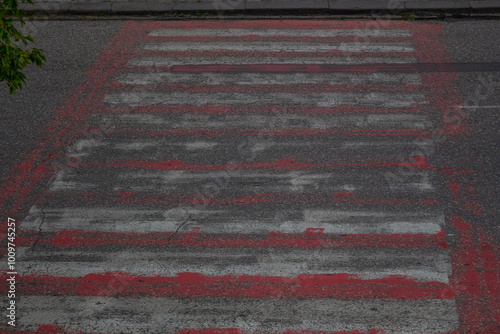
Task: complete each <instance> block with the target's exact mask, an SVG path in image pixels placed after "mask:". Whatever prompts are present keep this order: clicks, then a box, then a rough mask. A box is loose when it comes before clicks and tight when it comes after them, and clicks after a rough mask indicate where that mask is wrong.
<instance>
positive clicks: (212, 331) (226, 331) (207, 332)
mask: <svg viewBox="0 0 500 334" xmlns="http://www.w3.org/2000/svg"><path fill="white" fill-rule="evenodd" d="M257 333H260V332H254V331H247V330H242V329H239V328H205V329H194V328H186V329H183V330H181V331H179V332H177V333H176V334H257ZM277 333H278V332H276V333H275V334H277ZM279 333H280V334H385V333H386V332H385V331H384V330H382V329H371V330H369V331H368V332H365V331H362V332H360V331H358V330H354V331H341V332H339V331H335V332H327V331H309V330H286V331H284V332H279Z"/></svg>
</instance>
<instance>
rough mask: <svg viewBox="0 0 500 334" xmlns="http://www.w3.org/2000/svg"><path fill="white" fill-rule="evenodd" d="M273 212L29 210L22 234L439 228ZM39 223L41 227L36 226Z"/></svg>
mask: <svg viewBox="0 0 500 334" xmlns="http://www.w3.org/2000/svg"><path fill="white" fill-rule="evenodd" d="M277 213H278V212H276V213H274V217H273V212H269V213H265V212H262V211H261V212H260V213H259V217H258V219H256V218H257V217H256V216H257V215H255V214H254V215H253V217H252V214H249V213H245V212H237V211H235V210H230V209H222V208H221V209H207V208H197V207H174V208H169V209H167V210H140V209H135V210H134V209H125V208H115V207H104V208H96V207H85V208H84V207H76V208H75V207H73V208H67V207H66V208H60V209H48V208H45V210H44V211H43V213H42V210H41V209H40V208H38V207H37V206H34V207H32V208H31V210H30V213H29V215H28V216H27V217H26V219H25V220H24V221H23V223H22V230H23V231H25V232H36V231H39V229H40V226H42V230H43V231H44V232H51V233H54V232H59V231H63V230H68V229H72V230H83V231H99V232H134V233H167V232H176V231H177V232H179V233H188V232H191V231H192V229H193V228H194V227H196V228H199V229H197V232H198V233H202V234H205V233H209V234H226V233H230V234H234V233H237V234H267V233H269V232H281V233H304V232H306V230H307V229H309V228H321V229H324V230H323V233H324V234H435V233H439V232H441V230H442V228H443V226H444V215H443V214H424V213H420V212H418V213H411V212H401V213H388V212H376V211H354V210H353V211H341V210H313V209H306V210H304V211H303V213H302V215H300V214H299V215H298V216H297V218H295V219H293V220H292V219H290V218H287V217H280V216H279V215H278V216H277ZM42 222H43V225H42Z"/></svg>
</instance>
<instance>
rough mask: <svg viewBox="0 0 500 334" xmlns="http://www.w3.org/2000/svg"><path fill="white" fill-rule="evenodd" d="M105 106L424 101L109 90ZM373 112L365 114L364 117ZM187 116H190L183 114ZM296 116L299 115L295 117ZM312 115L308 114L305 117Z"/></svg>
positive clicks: (399, 96) (403, 96) (389, 96)
mask: <svg viewBox="0 0 500 334" xmlns="http://www.w3.org/2000/svg"><path fill="white" fill-rule="evenodd" d="M104 103H106V104H108V105H129V106H151V105H186V104H188V105H194V106H201V105H205V104H211V105H271V106H272V105H294V106H318V107H333V106H340V105H360V106H379V107H386V108H400V107H411V106H412V105H414V104H417V103H418V104H427V100H426V99H425V97H424V96H423V95H422V94H421V93H410V92H397V93H379V92H373V93H298V92H296V93H266V94H263V93H224V92H220V93H219V92H217V93H184V92H177V91H166V92H154V91H152V92H148V91H139V90H138V91H130V92H111V93H109V94H108V95H106V97H105V98H104ZM372 116H373V115H368V116H366V117H367V118H369V117H372ZM186 117H190V115H186ZM297 117H299V116H297ZM307 117H312V116H307ZM358 117H359V116H358Z"/></svg>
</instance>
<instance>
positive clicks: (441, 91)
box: [412, 24, 471, 136]
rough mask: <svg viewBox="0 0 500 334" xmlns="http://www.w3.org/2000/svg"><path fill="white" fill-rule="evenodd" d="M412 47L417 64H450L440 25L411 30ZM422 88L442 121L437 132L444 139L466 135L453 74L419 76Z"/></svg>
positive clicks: (454, 73) (456, 77)
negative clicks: (444, 137) (439, 113)
mask: <svg viewBox="0 0 500 334" xmlns="http://www.w3.org/2000/svg"><path fill="white" fill-rule="evenodd" d="M412 34H413V43H414V46H415V51H416V55H417V58H418V60H419V61H420V62H433V63H443V64H444V63H449V62H453V58H452V57H451V55H450V53H449V51H448V48H447V44H446V41H445V39H444V31H443V25H442V24H429V25H425V26H413V27H412ZM420 76H421V78H422V85H423V87H424V88H425V92H427V93H428V94H427V96H426V97H427V100H428V101H429V102H430V105H432V106H433V107H434V108H438V110H439V111H440V112H441V117H442V128H441V130H440V131H439V132H438V133H440V134H444V135H447V136H456V135H460V134H468V133H470V132H471V129H470V128H469V126H468V125H467V124H466V113H465V111H463V110H462V109H461V108H459V107H458V106H461V105H464V104H465V103H464V101H463V99H462V96H461V94H460V92H459V91H458V88H457V87H456V84H457V83H458V82H459V78H458V75H457V73H456V72H446V73H421V75H420Z"/></svg>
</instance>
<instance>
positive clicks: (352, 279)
mask: <svg viewBox="0 0 500 334" xmlns="http://www.w3.org/2000/svg"><path fill="white" fill-rule="evenodd" d="M0 277H1V278H2V279H5V278H7V275H0ZM16 285H17V286H18V289H19V291H22V295H23V296H30V295H36V296H86V297H88V296H103V297H168V298H287V299H302V298H340V299H419V300H422V299H452V298H454V294H453V291H452V290H451V289H450V288H449V287H448V285H447V284H444V283H439V282H418V281H415V280H412V279H409V278H407V277H405V276H399V275H394V276H389V277H386V278H380V279H366V280H365V279H362V278H361V277H358V276H356V275H350V274H333V275H306V274H302V275H299V276H298V277H294V278H287V277H276V276H269V277H266V276H246V275H244V276H236V275H227V276H220V277H217V276H215V277H214V276H206V275H202V274H198V273H180V274H178V275H177V276H176V277H165V276H163V277H162V276H155V277H148V276H136V275H131V274H128V273H125V272H109V273H105V274H88V275H85V276H83V277H59V276H50V275H33V276H19V277H17V280H16ZM4 290H5V291H4ZM0 291H1V292H4V293H6V288H1V289H0Z"/></svg>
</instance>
